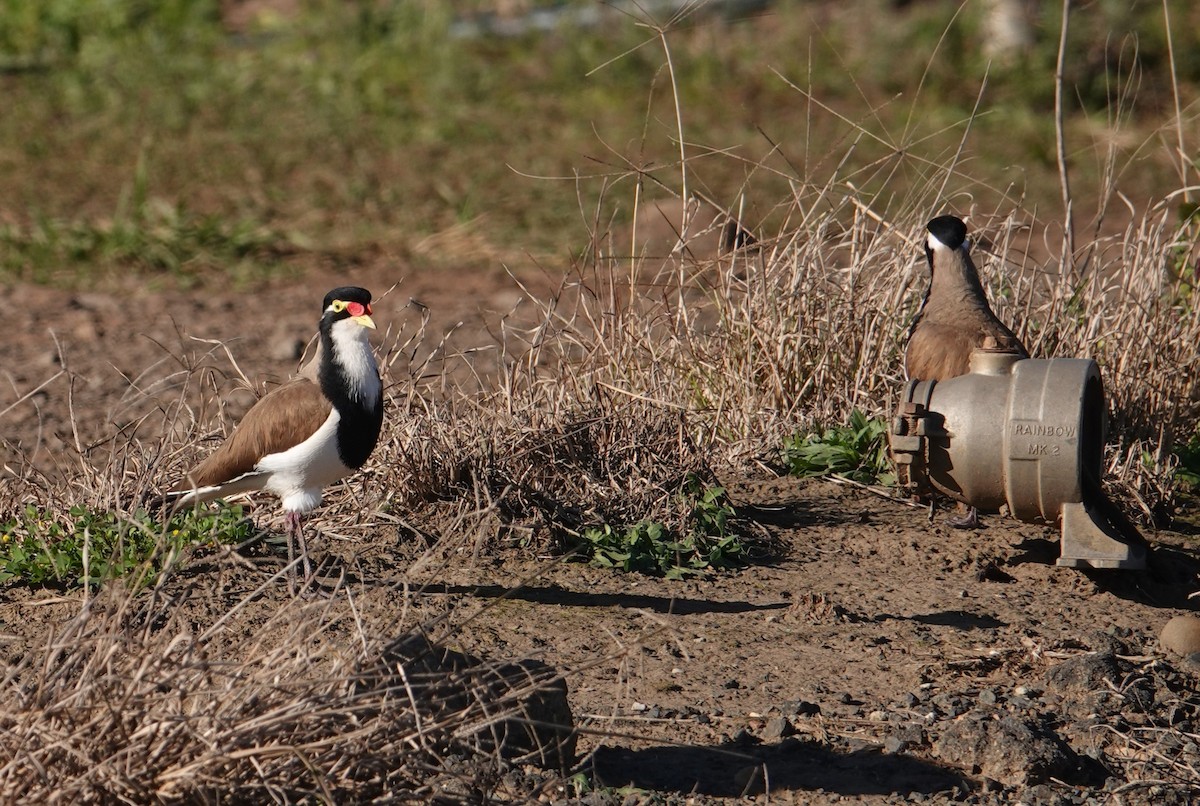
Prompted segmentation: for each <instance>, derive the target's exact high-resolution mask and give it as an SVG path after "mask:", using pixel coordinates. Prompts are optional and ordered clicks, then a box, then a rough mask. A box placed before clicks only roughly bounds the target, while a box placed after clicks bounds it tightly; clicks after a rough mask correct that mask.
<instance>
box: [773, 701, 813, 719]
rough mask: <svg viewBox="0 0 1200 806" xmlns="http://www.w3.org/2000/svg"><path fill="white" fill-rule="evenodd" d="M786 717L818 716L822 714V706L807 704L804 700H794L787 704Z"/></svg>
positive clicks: (784, 710) (785, 708) (785, 706)
mask: <svg viewBox="0 0 1200 806" xmlns="http://www.w3.org/2000/svg"><path fill="white" fill-rule="evenodd" d="M780 710H782V711H783V714H784V716H817V715H818V714H820V713H821V706H819V705H817V704H816V703H815V702H805V701H804V700H793V701H792V702H788V703H785V704H784V706H783V708H782V709H780Z"/></svg>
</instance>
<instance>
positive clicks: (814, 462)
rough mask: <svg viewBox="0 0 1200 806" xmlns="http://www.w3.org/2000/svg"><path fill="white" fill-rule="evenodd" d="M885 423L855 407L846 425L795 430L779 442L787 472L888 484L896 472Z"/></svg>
mask: <svg viewBox="0 0 1200 806" xmlns="http://www.w3.org/2000/svg"><path fill="white" fill-rule="evenodd" d="M887 433H888V423H887V420H886V419H884V418H882V417H877V418H874V419H869V418H868V417H867V416H866V415H865V414H863V413H862V412H861V411H859V410H858V409H855V410H854V411H852V412H851V413H850V422H849V423H848V424H847V425H844V426H842V425H839V426H833V427H830V428H826V429H824V430H822V431H819V432H816V433H805V434H800V433H798V434H796V435H795V436H793V437H792V438H791V439H788V440H787V441H786V442H785V443H784V446H783V461H784V465H785V466H786V467H787V469H788V472H789V473H791V474H792V475H793V476H800V477H802V478H807V477H814V476H842V477H844V478H848V479H851V480H853V481H859V482H863V483H864V484H882V485H884V486H892V485H894V484H895V483H896V474H895V473H894V472H893V470H892V463H891V459H890V458H889V454H888V438H887Z"/></svg>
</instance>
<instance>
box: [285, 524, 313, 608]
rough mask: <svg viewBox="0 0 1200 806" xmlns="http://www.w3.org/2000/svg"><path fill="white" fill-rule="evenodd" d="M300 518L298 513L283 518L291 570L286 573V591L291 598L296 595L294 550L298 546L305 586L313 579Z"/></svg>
mask: <svg viewBox="0 0 1200 806" xmlns="http://www.w3.org/2000/svg"><path fill="white" fill-rule="evenodd" d="M302 520H303V519H302V518H301V515H300V513H299V512H292V511H288V512H287V513H286V514H285V515H284V517H283V521H284V525H285V528H286V530H287V536H288V567H289V568H290V569H291V570H290V571H289V572H288V590H289V591H290V592H291V594H292V595H293V596H295V595H296V568H295V566H294V563H295V561H296V555H295V550H296V547H297V546H298V547H299V549H300V562H301V563H302V564H303V566H304V584H305V585H307V584H308V583H309V581H310V580H312V578H313V571H312V564H311V563H310V562H309V560H308V546H307V544H305V542H304V528H303V525H302Z"/></svg>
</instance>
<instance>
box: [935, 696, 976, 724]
mask: <svg viewBox="0 0 1200 806" xmlns="http://www.w3.org/2000/svg"><path fill="white" fill-rule="evenodd" d="M930 702H931V703H933V706H934V707H935V708H937V709H938V711H940V712H941V713H942V714H943V715H945V716H947V717H949V718H950V719H953V718H955V717H957V716H958V715H959V714H963V713H966V712H967V711H968V710H969V706H968V705H967V702H966V700H964V699H963V698H962V697H960V696H958V695H957V694H950V693H949V692H946V693H944V694H939V695H937V696H936V697H934V698H933V699H932V700H930Z"/></svg>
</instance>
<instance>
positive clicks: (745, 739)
mask: <svg viewBox="0 0 1200 806" xmlns="http://www.w3.org/2000/svg"><path fill="white" fill-rule="evenodd" d="M729 741H730V742H732V743H733V744H739V745H748V744H758V742H759V739H758V737H757V736H755V735H754V734H753V733H751V732H750V731H748V730H746V729H745V728H738V729H737V733H735V734H733V736H731V737H730V738H729Z"/></svg>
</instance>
